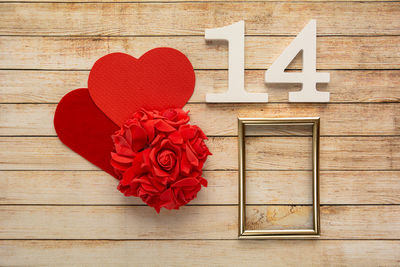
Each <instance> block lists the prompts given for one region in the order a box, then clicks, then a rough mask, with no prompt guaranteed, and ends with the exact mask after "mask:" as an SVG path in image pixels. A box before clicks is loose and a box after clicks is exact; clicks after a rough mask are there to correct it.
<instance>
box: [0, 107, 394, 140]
mask: <svg viewBox="0 0 400 267" xmlns="http://www.w3.org/2000/svg"><path fill="white" fill-rule="evenodd" d="M56 107H57V105H56V104H40V105H36V104H0V113H1V117H0V124H1V126H0V135H3V136H4V135H30V136H31V135H40V136H43V135H46V136H55V135H56V133H55V130H54V126H53V117H54V112H55V109H56ZM398 107H399V106H398V104H397V103H384V104H377V103H368V104H367V103H348V104H300V103H298V104H293V103H292V104H286V103H282V104H268V103H266V104H237V105H231V104H218V105H215V104H188V105H186V106H185V107H184V109H185V110H189V111H190V116H191V123H192V124H196V125H198V126H200V127H201V128H202V129H203V130H204V132H205V133H207V135H209V136H226V135H237V117H242V118H246V117H247V118H249V117H250V118H251V117H261V118H272V117H315V116H317V117H320V118H321V135H399V134H400V119H399V116H400V109H399V108H398ZM338 118H340V119H338ZM288 129H290V130H291V133H292V134H296V131H299V133H301V134H306V133H307V131H305V132H303V131H300V129H298V128H296V127H289V128H288ZM267 130H268V128H263V129H259V130H253V131H252V132H253V134H256V133H259V134H263V133H264V132H265V131H267ZM308 134H310V131H308Z"/></svg>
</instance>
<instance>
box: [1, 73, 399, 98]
mask: <svg viewBox="0 0 400 267" xmlns="http://www.w3.org/2000/svg"><path fill="white" fill-rule="evenodd" d="M195 73H196V88H195V90H194V93H193V96H192V97H191V99H190V101H189V103H204V102H205V99H206V94H208V93H222V92H224V91H226V89H227V86H228V84H227V77H228V72H227V71H226V70H197V71H195ZM329 73H330V76H331V81H330V82H329V84H324V85H323V84H318V85H317V88H318V90H320V91H328V92H330V102H331V103H337V102H400V70H382V71H373V70H368V71H367V70H351V71H340V70H339V71H338V70H329ZM264 74H265V71H264V70H248V71H246V72H245V88H246V90H247V91H249V92H254V93H265V92H267V93H268V94H269V102H271V103H273V102H287V101H288V93H289V92H292V91H298V90H300V85H296V84H293V85H291V84H286V85H279V84H265V83H264ZM88 75H89V71H32V70H31V71H29V70H0V103H57V102H58V101H60V99H61V98H62V96H64V95H65V94H67V93H68V92H70V91H71V90H74V89H76V88H81V87H86V86H87V79H88ZM21 77H24V79H21Z"/></svg>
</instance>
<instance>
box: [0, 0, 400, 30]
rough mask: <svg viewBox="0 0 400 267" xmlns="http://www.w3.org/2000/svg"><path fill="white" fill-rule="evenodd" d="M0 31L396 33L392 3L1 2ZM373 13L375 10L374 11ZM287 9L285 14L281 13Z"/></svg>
mask: <svg viewBox="0 0 400 267" xmlns="http://www.w3.org/2000/svg"><path fill="white" fill-rule="evenodd" d="M0 8H1V9H0V12H1V14H2V15H3V16H1V18H0V25H1V26H0V34H2V35H5V34H9V35H21V34H26V35H35V34H36V35H47V34H54V35H170V34H172V35H188V34H190V35H193V34H199V35H202V34H203V33H204V30H205V29H206V28H214V27H221V26H225V25H229V24H231V23H233V22H235V21H239V20H242V19H243V20H245V21H246V33H247V34H257V35H262V34H273V35H276V34H297V33H298V32H299V31H300V30H301V29H302V28H303V27H304V25H306V24H307V22H308V21H309V20H310V19H317V20H318V23H319V24H318V32H319V33H320V34H324V35H331V34H349V35H357V34H399V29H400V24H399V22H398V19H397V18H398V17H399V16H400V5H399V4H398V3H397V2H393V3H385V2H308V3H307V2H306V3H304V2H291V3H289V2H251V3H246V4H244V3H215V2H210V3H118V4H116V3H103V4H101V3H51V4H49V3H31V4H30V5H29V6H27V5H26V4H24V3H3V4H2V5H1V6H0ZM377 11H379V12H377ZM289 13H290V16H287V14H289Z"/></svg>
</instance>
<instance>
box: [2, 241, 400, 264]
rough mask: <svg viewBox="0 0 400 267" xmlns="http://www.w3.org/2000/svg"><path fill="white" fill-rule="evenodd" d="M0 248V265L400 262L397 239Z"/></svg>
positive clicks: (20, 244)
mask: <svg viewBox="0 0 400 267" xmlns="http://www.w3.org/2000/svg"><path fill="white" fill-rule="evenodd" d="M0 248H1V249H0V265H2V266H25V265H29V266H48V265H52V266H71V265H74V266H93V265H97V266H126V265H127V263H128V262H132V257H133V255H134V262H135V265H139V266H159V265H164V266H187V265H188V263H190V265H191V266H210V265H212V266H214V265H217V266H235V265H238V264H246V265H249V266H265V263H266V262H268V265H271V266H280V265H282V264H285V265H286V266H311V265H318V266H331V265H343V266H396V265H398V263H399V261H400V255H399V253H393V252H395V251H399V250H400V241H397V240H396V241H388V240H385V241H378V240H340V241H339V240H320V241H314V240H303V241H299V240H292V241H285V240H268V241H266V242H260V241H250V240H246V241H245V242H243V241H238V240H204V241H202V240H187V241H183V240H179V241H178V240H165V241H155V240H149V241H146V240H142V241H140V240H135V241H69V240H59V241H47V240H41V241H20V240H7V241H0ZM172 252H174V253H172ZM139 255H140V256H139ZM154 255H157V257H155V256H154ZM188 255H190V257H188ZM289 255H290V256H289ZM366 255H368V257H366Z"/></svg>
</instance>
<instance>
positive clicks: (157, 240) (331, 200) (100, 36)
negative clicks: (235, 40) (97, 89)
mask: <svg viewBox="0 0 400 267" xmlns="http://www.w3.org/2000/svg"><path fill="white" fill-rule="evenodd" d="M75 2H76V3H75ZM0 14H1V16H0V265H1V266H132V265H135V266H169V265H172V266H188V265H192V266H212V265H217V266H232V265H246V266H265V265H273V266H279V265H296V266H299V265H300V266H309V265H322V266H332V265H334V266H399V265H400V109H399V107H400V104H399V102H400V20H399V18H400V3H399V2H398V1H362V2H361V1H357V0H343V1H332V0H324V1H313V0H311V1H303V0H302V1H291V0H285V1H251V2H242V1H233V0H227V1H185V0H180V1H168V0H156V1H146V0H144V1H135V2H131V1H128V0H126V1H125V0H111V1H109V0H107V1H103V0H95V1H92V0H90V1H88V0H71V1H68V0H62V1H53V0H48V1H41V0H28V1H18V0H15V1H14V0H11V1H0ZM313 18H314V19H317V22H318V30H317V32H318V38H317V42H318V52H317V53H318V56H317V67H318V69H319V70H320V71H326V72H329V73H330V74H331V82H330V83H329V84H328V85H318V88H319V90H321V91H329V92H330V93H331V102H330V103H327V104H295V103H290V104H289V103H288V92H290V91H295V90H299V89H300V87H299V86H298V85H289V86H287V85H284V86H283V85H272V84H268V85H265V84H264V83H263V80H264V72H265V70H266V69H267V68H268V67H269V66H270V65H271V64H272V62H273V61H274V60H275V59H276V58H277V56H278V55H279V54H280V53H281V52H282V51H283V49H284V48H285V47H286V46H287V45H288V44H289V43H290V41H291V40H292V39H293V38H294V36H296V34H298V33H299V32H300V31H301V29H302V28H303V27H304V26H305V25H306V23H307V22H308V21H309V20H310V19H313ZM241 19H244V20H245V21H246V51H245V53H246V64H245V66H246V76H245V84H246V88H247V89H248V90H249V91H251V92H268V93H269V97H270V103H268V104H236V105H233V104H212V105H208V104H205V101H204V100H205V95H206V94H207V93H213V92H214V93H216V92H223V91H224V90H226V87H227V46H226V45H224V44H220V43H213V42H211V43H208V42H205V40H204V30H205V29H206V28H213V27H220V26H224V25H228V24H231V23H233V22H236V21H238V20H241ZM158 46H170V47H174V48H177V49H179V50H181V51H182V52H184V53H185V54H186V55H187V56H188V57H189V59H190V60H191V62H192V64H193V66H194V68H195V72H196V79H197V81H196V89H195V92H194V95H193V96H192V98H191V99H190V101H189V103H188V104H187V106H186V107H185V108H186V109H189V110H190V111H191V118H192V123H194V124H198V125H199V126H200V127H201V128H203V129H204V131H205V132H206V133H207V134H208V135H209V136H210V139H209V140H208V145H209V147H210V149H211V151H212V152H213V154H214V155H213V156H212V157H210V158H209V160H208V162H207V164H206V166H205V177H206V178H207V179H208V181H209V187H208V188H206V189H203V190H202V191H201V192H200V193H199V196H198V198H197V199H196V200H194V201H193V202H192V203H190V205H188V206H186V207H183V208H182V209H181V210H179V211H162V212H161V214H159V215H157V214H156V213H155V212H154V211H153V210H152V209H151V208H148V207H147V206H144V205H143V203H141V202H140V201H138V200H137V199H134V198H125V197H123V196H122V194H120V193H119V192H118V191H117V190H116V185H117V182H116V181H115V180H114V179H113V178H111V177H110V176H108V175H107V174H105V173H104V172H102V171H99V170H98V169H97V168H96V167H94V166H93V165H91V164H90V163H88V162H87V161H85V160H84V159H82V158H81V157H80V156H78V155H77V154H75V153H73V152H72V151H70V150H69V149H68V148H66V147H65V146H64V145H63V144H62V143H61V142H60V141H59V140H58V138H57V137H56V135H55V131H54V128H53V124H52V120H53V116H54V110H55V108H56V105H57V103H58V101H59V100H60V98H61V97H62V96H63V95H64V94H66V93H67V92H69V91H71V90H73V89H76V88H80V87H86V83H87V76H88V73H89V70H90V68H91V66H92V65H93V63H94V62H95V61H96V59H98V58H99V57H101V56H102V55H105V54H107V53H110V52H116V51H120V52H126V53H129V54H132V55H134V56H136V57H139V56H140V55H141V54H143V53H144V52H145V51H147V50H149V49H151V48H154V47H158ZM300 68H301V58H297V59H296V60H295V61H294V62H292V64H291V65H290V66H289V69H290V71H294V70H298V69H300ZM238 116H249V117H292V116H319V117H321V204H322V206H321V227H322V234H321V238H320V239H319V240H292V241H285V240H257V241H247V240H245V241H243V240H240V241H239V240H237V228H238V225H237V202H238V196H237V186H238V182H237V125H236V117H238ZM289 134H295V135H289ZM264 138H268V139H267V140H265V139H264ZM310 142H311V141H310V138H309V137H308V136H307V135H306V134H304V133H303V132H290V131H288V132H287V131H284V134H280V135H276V136H269V137H260V136H258V135H257V133H256V135H254V136H250V137H248V147H249V159H250V160H249V166H248V167H249V169H250V170H249V171H248V177H249V179H248V180H249V181H248V190H249V191H250V192H252V193H251V194H250V195H249V199H248V201H249V204H251V205H250V206H249V207H248V214H247V216H248V227H249V228H257V227H268V228H272V229H276V228H279V227H293V228H296V227H302V226H309V222H310V214H311V213H310V206H309V205H310V204H311V198H310V196H311V192H310V186H309V185H310V179H309V175H310V169H309V166H310V162H311V161H310V158H309V157H308V156H307V152H309V150H310ZM265 151H268V153H265ZM278 163H279V164H278ZM266 177H268V179H266Z"/></svg>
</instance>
